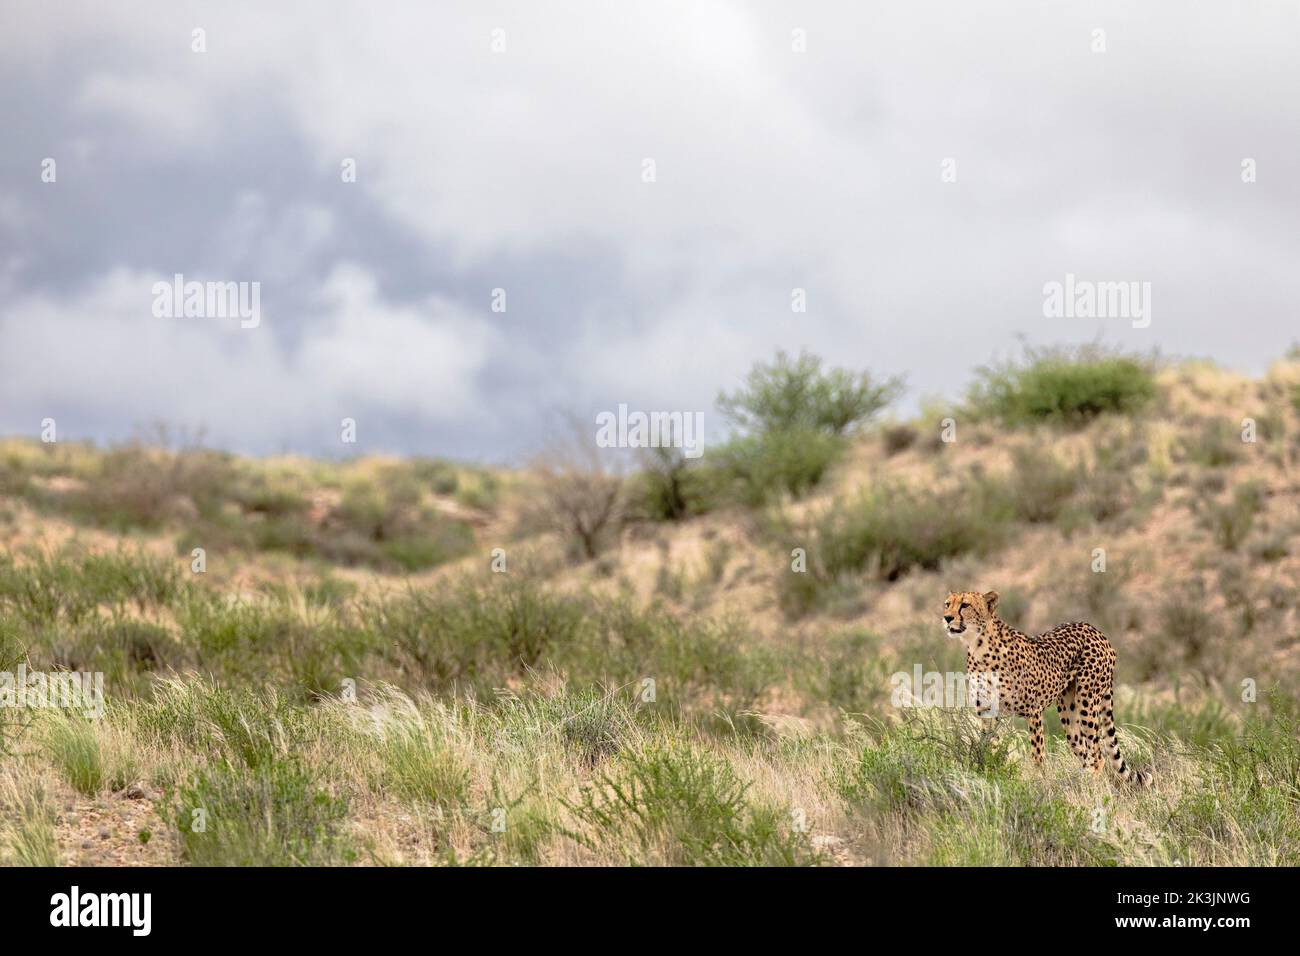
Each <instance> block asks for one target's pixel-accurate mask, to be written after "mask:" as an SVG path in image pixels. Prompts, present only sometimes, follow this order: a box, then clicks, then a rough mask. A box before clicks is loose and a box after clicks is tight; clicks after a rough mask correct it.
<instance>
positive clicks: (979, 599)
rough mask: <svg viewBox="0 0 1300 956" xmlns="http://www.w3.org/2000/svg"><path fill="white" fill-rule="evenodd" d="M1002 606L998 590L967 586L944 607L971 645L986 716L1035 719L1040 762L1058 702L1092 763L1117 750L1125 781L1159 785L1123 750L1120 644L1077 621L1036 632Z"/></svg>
mask: <svg viewBox="0 0 1300 956" xmlns="http://www.w3.org/2000/svg"><path fill="white" fill-rule="evenodd" d="M997 606H998V592H997V591H989V592H987V593H985V594H980V593H979V592H977V591H963V592H961V593H957V594H949V595H948V600H947V601H946V602H945V603H944V609H943V626H944V630H945V631H946V632H947V633H948V635H949V636H950V637H958V638H960V639H961V642H962V644H963V645H964V646H965V648H966V673H967V675H968V676H967V679H968V680H970V681H972V683H973V685H974V686H975V687H976V689H975V691H974V695H975V697H976V706H977V709H978V710H980V711H981V716H984V715H985V714H987V713H988V711H989V709H990V705H991V706H993V707H1005V708H1006V711H1007V712H1010V713H1013V714H1016V715H1017V716H1020V717H1026V718H1028V720H1029V734H1030V738H1031V739H1032V741H1033V745H1034V761H1035V762H1036V763H1038V764H1042V762H1043V711H1044V710H1045V709H1047V708H1048V707H1050V706H1051V705H1052V703H1053V702H1055V704H1056V710H1057V713H1059V714H1060V715H1061V726H1062V728H1064V730H1065V736H1066V738H1067V739H1068V740H1069V742H1070V749H1072V750H1073V751H1074V753H1075V755H1076V756H1077V757H1078V758H1079V759H1080V760H1081V761H1082V762H1083V766H1084V768H1085V769H1087V770H1092V771H1094V772H1100V771H1101V769H1102V764H1103V763H1104V758H1105V756H1106V755H1109V756H1110V765H1111V767H1113V768H1114V770H1115V773H1116V774H1118V775H1119V778H1120V779H1121V780H1124V781H1128V782H1131V783H1137V784H1139V785H1141V786H1144V787H1149V786H1151V774H1150V773H1149V772H1146V771H1140V770H1135V769H1133V768H1130V767H1128V766H1127V765H1125V763H1124V758H1123V757H1121V756H1120V753H1119V741H1118V739H1116V736H1115V720H1114V708H1113V707H1112V704H1111V694H1112V691H1113V680H1114V675H1115V649H1114V648H1113V647H1111V646H1110V642H1109V641H1107V640H1106V638H1105V635H1103V634H1102V633H1101V631H1099V630H1097V629H1096V628H1095V627H1093V626H1092V625H1091V624H1084V623H1081V622H1075V623H1070V624H1059V625H1057V626H1056V627H1054V628H1052V629H1051V630H1050V631H1048V632H1047V633H1046V634H1040V635H1038V636H1037V637H1030V636H1029V635H1027V634H1023V633H1021V632H1020V631H1017V630H1016V629H1015V628H1014V627H1012V626H1011V625H1009V624H1007V623H1005V622H1004V621H1000V620H998V617H997V613H996V612H997ZM975 675H983V676H985V680H982V681H981V680H980V679H979V678H978V677H976V676H975ZM989 675H991V679H989ZM990 687H991V688H992V691H991V692H990V689H989V688H990Z"/></svg>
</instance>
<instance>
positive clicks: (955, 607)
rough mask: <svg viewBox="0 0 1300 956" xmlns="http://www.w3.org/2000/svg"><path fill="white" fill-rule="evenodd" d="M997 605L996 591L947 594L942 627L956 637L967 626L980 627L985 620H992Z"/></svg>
mask: <svg viewBox="0 0 1300 956" xmlns="http://www.w3.org/2000/svg"><path fill="white" fill-rule="evenodd" d="M997 606H998V592H997V591H986V592H984V593H983V594H980V593H979V592H978V591H959V592H958V593H956V594H949V595H948V600H947V601H945V602H944V605H943V629H944V630H945V631H947V632H948V635H949V636H950V637H956V636H957V635H958V634H961V633H962V632H963V631H965V630H966V628H968V627H975V628H979V627H982V626H983V625H984V623H985V622H987V621H991V620H993V618H994V613H993V612H994V611H996V610H997Z"/></svg>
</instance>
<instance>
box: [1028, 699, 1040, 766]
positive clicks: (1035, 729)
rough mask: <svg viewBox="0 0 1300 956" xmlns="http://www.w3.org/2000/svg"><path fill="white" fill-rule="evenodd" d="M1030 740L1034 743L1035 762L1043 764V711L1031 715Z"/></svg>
mask: <svg viewBox="0 0 1300 956" xmlns="http://www.w3.org/2000/svg"><path fill="white" fill-rule="evenodd" d="M1028 719H1029V740H1030V742H1031V743H1033V745H1034V763H1036V764H1038V766H1040V767H1041V766H1042V765H1043V712H1042V711H1041V710H1040V711H1039V712H1038V713H1036V714H1031V715H1030V716H1029V718H1028Z"/></svg>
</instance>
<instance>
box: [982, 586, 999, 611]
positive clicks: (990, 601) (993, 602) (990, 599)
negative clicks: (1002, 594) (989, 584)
mask: <svg viewBox="0 0 1300 956" xmlns="http://www.w3.org/2000/svg"><path fill="white" fill-rule="evenodd" d="M984 603H985V604H987V605H988V606H989V613H990V614H992V613H993V612H994V611H995V610H997V607H998V592H997V591H988V592H986V593H985V594H984Z"/></svg>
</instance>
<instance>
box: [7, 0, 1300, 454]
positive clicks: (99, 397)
mask: <svg viewBox="0 0 1300 956" xmlns="http://www.w3.org/2000/svg"><path fill="white" fill-rule="evenodd" d="M196 29H201V30H202V31H203V34H202V35H201V37H202V41H203V42H202V45H203V46H204V47H205V50H204V52H196V50H195V49H194V47H195V45H196V40H195V33H194V31H195V30H196ZM1098 30H1100V31H1103V32H1102V33H1097V32H1096V31H1098ZM796 31H798V32H796ZM1102 44H1104V52H1099V51H1097V50H1096V49H1095V48H1097V47H1099V46H1100V45H1102ZM1298 94H1300V4H1298V3H1297V2H1269V0H1254V2H1250V0H1244V2H1237V3H1232V4H1199V5H1192V4H1188V3H1185V2H1179V0H1170V2H1151V0H1145V2H1143V3H1141V4H1135V3H1127V4H1110V3H1103V2H1086V3H1083V2H1080V3H1052V2H1043V0H1026V2H1024V3H1012V4H1004V3H996V2H995V3H981V4H971V3H969V2H952V3H926V2H905V3H904V2H898V3H862V2H847V0H846V2H834V3H816V2H813V3H809V2H798V3H795V2H789V3H754V2H730V3H728V2H710V0H689V2H682V3H677V2H672V0H657V2H655V3H635V4H634V3H614V2H609V0H605V2H598V0H591V2H587V3H564V2H546V0H531V2H519V3H504V2H491V0H484V2H477V0H474V2H471V0H465V2H446V3H419V4H415V3H410V4H398V3H374V2H365V3H357V4H345V3H335V2H319V0H318V2H310V3H301V4H298V3H288V2H277V3H274V4H271V3H255V2H250V3H237V2H223V3H220V4H215V3H185V2H176V0H167V2H154V3H149V2H123V3H116V2H114V3H104V2H102V0H93V2H87V3H74V2H57V3H55V2H49V0H37V2H15V0H5V3H4V5H3V8H2V9H0V128H2V129H3V149H0V434H31V435H35V434H38V433H39V431H40V422H41V420H42V419H43V418H47V417H52V418H54V419H55V420H56V421H57V422H58V426H59V434H60V437H61V438H64V437H66V438H94V439H96V440H99V441H113V440H119V439H124V438H129V437H130V436H131V435H132V434H133V432H134V431H135V430H136V429H137V427H139V426H142V425H147V424H148V423H151V422H155V421H165V422H169V423H171V424H172V425H173V426H184V427H188V428H190V429H195V428H198V427H204V428H206V430H207V440H208V442H209V443H210V444H214V445H217V446H220V447H227V448H231V449H234V450H238V451H244V452H253V453H270V452H277V451H281V450H294V451H301V452H308V453H315V454H341V453H342V448H341V446H340V440H339V439H340V428H339V422H340V419H342V418H343V417H351V418H354V419H356V421H357V423H358V429H357V430H358V438H359V446H360V448H361V450H389V451H400V452H410V453H420V454H433V455H439V454H441V455H451V456H457V457H464V458H474V459H480V460H485V461H492V462H509V461H518V460H520V459H522V458H523V457H525V456H527V455H528V454H529V453H530V452H531V451H533V450H535V449H536V448H537V447H539V445H540V444H541V442H542V440H543V437H544V434H543V432H544V429H545V428H546V427H547V423H548V422H550V421H553V415H554V413H556V412H557V411H562V410H568V411H573V412H577V413H580V414H581V415H583V416H584V417H585V416H592V417H593V422H594V415H595V414H596V412H598V411H601V410H605V409H614V408H616V407H617V405H618V404H619V403H621V402H625V403H628V404H629V406H631V407H632V408H634V409H635V408H641V409H646V410H651V409H659V410H680V411H697V410H698V411H705V412H709V413H710V414H709V415H707V416H706V423H707V425H708V426H709V428H710V430H713V429H715V428H716V427H717V425H718V423H717V422H716V416H714V415H712V414H711V412H712V408H713V400H714V398H715V397H716V395H717V393H718V391H719V389H720V388H730V387H732V386H734V385H735V383H736V382H737V380H738V379H739V377H740V376H741V375H743V373H744V371H745V370H746V369H747V368H749V366H750V365H752V364H753V362H754V361H755V360H757V359H760V358H765V357H768V356H770V355H771V354H772V353H773V352H774V351H775V350H776V349H777V348H785V349H787V350H789V351H797V350H799V349H801V348H808V349H810V350H812V351H814V352H816V353H818V354H820V355H822V356H824V357H826V358H827V359H829V360H831V361H832V362H833V363H835V364H839V365H846V366H851V367H856V368H869V369H872V370H875V371H878V372H880V373H881V374H905V375H906V376H907V382H908V386H909V390H908V398H907V400H906V401H907V402H910V403H913V404H914V403H915V402H916V401H917V400H918V399H919V398H920V397H922V396H926V395H956V394H958V393H959V391H960V390H961V388H962V387H963V386H964V385H965V384H966V383H967V382H968V381H969V378H970V375H971V373H972V370H973V368H974V366H976V365H978V364H980V363H982V362H985V361H987V360H989V359H991V358H993V357H995V356H998V355H1007V354H1011V353H1014V352H1015V351H1016V350H1017V349H1018V347H1019V346H1018V344H1017V342H1018V339H1017V336H1024V337H1026V338H1027V339H1028V340H1029V341H1031V342H1037V343H1049V342H1070V341H1088V340H1093V339H1096V338H1098V337H1101V338H1102V339H1103V340H1104V341H1107V342H1110V343H1113V344H1116V345H1120V346H1123V347H1126V348H1136V349H1143V350H1146V349H1151V348H1157V347H1158V348H1160V349H1161V350H1162V351H1164V352H1166V353H1172V354H1191V355H1200V356H1209V357H1213V358H1215V359H1217V360H1218V361H1220V362H1222V363H1224V364H1227V365H1231V366H1235V367H1239V368H1243V369H1246V370H1250V371H1260V370H1262V369H1263V368H1265V367H1266V366H1267V364H1268V363H1269V362H1270V361H1271V360H1272V359H1274V358H1275V357H1277V356H1278V355H1279V354H1280V353H1281V352H1283V351H1284V350H1285V348H1286V347H1287V345H1288V344H1289V343H1290V342H1291V341H1292V340H1294V339H1297V338H1300V321H1297V319H1298V318H1300V310H1298V309H1297V298H1298V294H1300V268H1297V266H1300V228H1298V221H1297V213H1298V212H1300V185H1298V183H1300V95H1298ZM49 159H53V160H54V161H55V162H54V166H53V170H54V174H55V175H54V181H53V182H48V181H45V180H46V179H48V178H49V176H48V174H47V175H43V173H45V171H46V170H47V169H48V168H49V167H48V164H47V163H46V160H49ZM349 160H351V161H353V162H354V163H355V169H356V177H355V182H346V181H344V180H345V176H344V175H343V169H344V164H345V162H346V161H349ZM647 160H652V161H653V171H654V181H653V182H647V181H646V175H645V169H646V161H647ZM945 160H952V161H953V163H952V164H948V165H947V166H945ZM1244 160H1253V161H1254V170H1255V179H1256V181H1254V182H1243V172H1242V170H1243V161H1244ZM954 169H955V174H956V176H955V180H956V181H945V178H947V179H952V176H951V175H948V176H947V177H945V171H948V172H949V173H951V171H952V170H954ZM176 273H181V274H183V275H184V276H185V277H186V278H187V279H189V280H196V281H220V282H226V281H235V282H258V283H260V286H259V288H260V295H261V314H260V319H261V321H260V324H259V325H258V326H257V327H256V328H247V329H245V328H241V327H240V323H239V321H238V320H237V319H223V318H219V317H211V316H210V317H191V318H184V317H159V316H157V315H155V314H154V311H153V309H152V308H151V307H152V305H153V302H154V295H153V291H152V290H153V286H154V283H156V282H158V281H160V280H169V279H170V278H171V277H172V276H173V275H174V274H176ZM1067 273H1073V274H1075V275H1076V276H1078V277H1079V278H1080V279H1082V280H1093V281H1136V282H1149V283H1150V284H1151V286H1150V288H1151V322H1150V325H1149V327H1147V328H1133V323H1132V322H1130V321H1129V320H1127V319H1125V318H1123V317H1120V318H1106V319H1099V318H1090V319H1085V318H1064V317H1061V318H1048V317H1045V316H1044V314H1043V302H1044V293H1043V287H1044V284H1045V283H1048V282H1051V281H1054V280H1055V281H1063V280H1064V277H1065V275H1066V274H1067ZM796 288H800V289H804V290H806V296H807V311H806V312H804V313H797V312H794V311H792V309H791V294H792V290H793V289H796ZM494 289H504V290H505V293H506V311H504V312H498V311H493V309H492V304H493V290H494Z"/></svg>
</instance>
